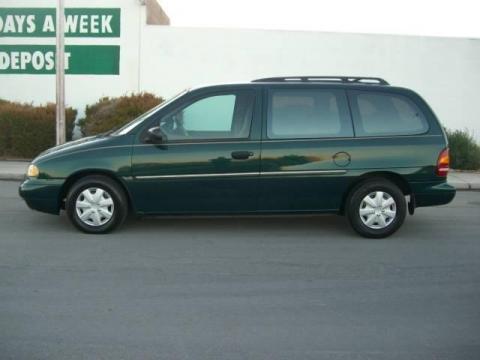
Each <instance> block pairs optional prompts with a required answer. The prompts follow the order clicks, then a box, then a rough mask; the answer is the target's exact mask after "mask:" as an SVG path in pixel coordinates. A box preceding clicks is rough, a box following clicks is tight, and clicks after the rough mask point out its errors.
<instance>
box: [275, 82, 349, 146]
mask: <svg viewBox="0 0 480 360" xmlns="http://www.w3.org/2000/svg"><path fill="white" fill-rule="evenodd" d="M267 136H268V138H270V139H291V138H329V137H349V136H353V129H352V123H351V120H350V116H349V114H348V105H347V101H346V98H345V94H344V92H343V91H338V90H323V89H296V90H295V89H285V90H284V89H278V90H272V91H270V94H269V111H268V119H267Z"/></svg>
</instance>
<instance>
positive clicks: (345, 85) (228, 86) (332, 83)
mask: <svg viewBox="0 0 480 360" xmlns="http://www.w3.org/2000/svg"><path fill="white" fill-rule="evenodd" d="M302 78H309V80H301V79H302ZM337 78H339V77H288V78H263V79H257V80H253V81H251V82H232V83H221V84H205V85H202V86H197V87H193V88H191V89H190V90H191V91H197V90H199V91H201V90H215V89H218V90H233V89H238V88H252V87H261V88H264V87H276V88H278V87H285V88H296V87H302V88H306V87H318V86H321V87H324V88H332V89H333V88H335V89H356V90H370V91H372V90H373V91H384V92H412V91H411V90H410V89H407V88H403V87H397V86H391V85H390V84H388V83H387V82H386V81H385V80H383V79H380V78H366V77H361V78H360V77H350V78H349V79H379V80H380V81H379V82H373V81H372V82H365V81H358V80H355V81H351V80H346V81H345V80H336V79H337ZM277 79H278V80H277ZM283 79H288V80H283ZM310 79H312V80H310ZM330 79H331V80H330Z"/></svg>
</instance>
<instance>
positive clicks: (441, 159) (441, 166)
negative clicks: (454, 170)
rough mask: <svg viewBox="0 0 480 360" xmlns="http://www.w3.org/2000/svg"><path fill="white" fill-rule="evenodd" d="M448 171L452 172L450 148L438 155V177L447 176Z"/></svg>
mask: <svg viewBox="0 0 480 360" xmlns="http://www.w3.org/2000/svg"><path fill="white" fill-rule="evenodd" d="M448 170H450V156H449V154H448V148H446V149H443V150H442V151H441V153H440V155H438V160H437V169H436V171H435V172H436V174H437V175H438V176H447V174H448Z"/></svg>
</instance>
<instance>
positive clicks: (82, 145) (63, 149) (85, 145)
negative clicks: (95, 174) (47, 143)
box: [33, 135, 115, 162]
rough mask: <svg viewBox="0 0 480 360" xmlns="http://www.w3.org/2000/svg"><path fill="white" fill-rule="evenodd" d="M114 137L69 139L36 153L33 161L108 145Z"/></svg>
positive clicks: (98, 136) (100, 136)
mask: <svg viewBox="0 0 480 360" xmlns="http://www.w3.org/2000/svg"><path fill="white" fill-rule="evenodd" d="M114 138H115V137H112V136H104V135H96V136H89V137H85V138H81V139H78V140H74V141H69V142H67V143H65V144H62V145H58V146H54V147H52V148H50V149H48V150H45V151H44V152H42V153H40V155H38V156H37V157H36V158H35V159H34V161H33V162H36V161H39V160H44V159H47V158H53V157H56V156H59V155H64V154H67V153H73V152H76V151H80V150H85V149H91V148H95V147H103V146H108V144H109V143H111V142H112V140H114Z"/></svg>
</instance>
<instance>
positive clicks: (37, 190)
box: [18, 178, 64, 215]
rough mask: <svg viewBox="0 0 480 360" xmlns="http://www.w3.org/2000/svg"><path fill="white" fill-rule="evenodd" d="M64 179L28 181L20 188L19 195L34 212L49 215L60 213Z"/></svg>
mask: <svg viewBox="0 0 480 360" xmlns="http://www.w3.org/2000/svg"><path fill="white" fill-rule="evenodd" d="M63 183H64V180H62V179H48V180H40V179H30V178H29V179H27V180H25V181H24V182H23V183H22V184H21V185H20V187H19V189H18V193H19V195H20V196H21V197H22V198H23V200H25V202H26V203H27V205H28V207H29V208H30V209H32V210H37V211H41V212H46V213H49V214H56V215H58V214H59V213H60V200H61V199H60V191H61V188H62V185H63Z"/></svg>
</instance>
